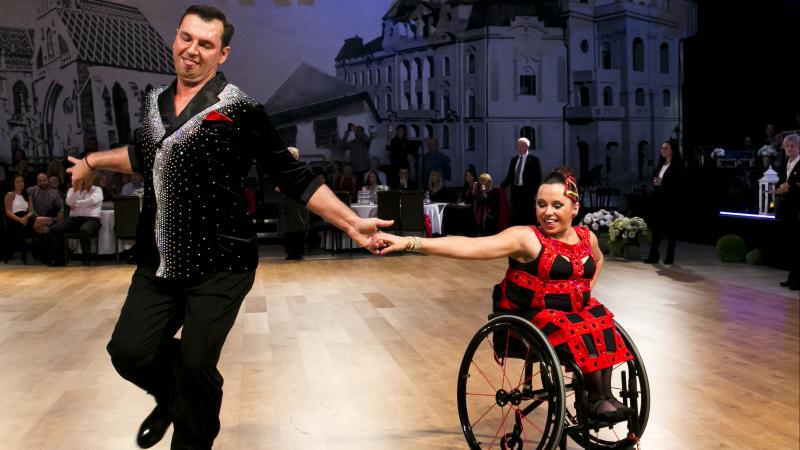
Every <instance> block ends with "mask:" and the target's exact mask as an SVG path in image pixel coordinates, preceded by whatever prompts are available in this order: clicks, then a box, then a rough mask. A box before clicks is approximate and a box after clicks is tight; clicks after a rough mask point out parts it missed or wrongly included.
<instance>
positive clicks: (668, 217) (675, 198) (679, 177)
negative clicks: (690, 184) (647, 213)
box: [644, 141, 683, 264]
mask: <svg viewBox="0 0 800 450" xmlns="http://www.w3.org/2000/svg"><path fill="white" fill-rule="evenodd" d="M656 173H657V174H658V175H657V176H656V177H655V178H653V186H654V187H655V189H654V192H653V201H652V204H651V206H652V211H653V214H652V215H651V218H650V228H652V230H653V237H652V241H651V242H650V255H649V256H648V257H647V259H645V260H644V262H645V263H648V264H656V263H658V259H659V252H658V251H659V246H660V245H661V239H662V238H664V237H666V238H667V256H666V257H665V258H664V264H673V263H674V262H675V238H676V237H677V236H676V234H677V230H676V228H677V227H678V224H679V219H680V217H679V214H678V212H679V211H680V210H681V208H680V201H681V191H682V189H683V160H682V158H681V152H680V150H678V148H677V146H676V144H674V143H673V142H671V141H666V142H664V143H663V144H661V160H660V161H659V162H658V166H657V167H656Z"/></svg>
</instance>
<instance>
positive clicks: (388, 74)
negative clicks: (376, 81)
mask: <svg viewBox="0 0 800 450" xmlns="http://www.w3.org/2000/svg"><path fill="white" fill-rule="evenodd" d="M386 82H387V83H391V82H392V66H386Z"/></svg>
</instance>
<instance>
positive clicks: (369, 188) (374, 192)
mask: <svg viewBox="0 0 800 450" xmlns="http://www.w3.org/2000/svg"><path fill="white" fill-rule="evenodd" d="M378 184H379V181H378V174H377V173H375V172H367V179H366V183H365V184H364V187H363V188H361V191H362V192H369V198H370V199H371V200H370V201H372V202H373V203H377V202H378Z"/></svg>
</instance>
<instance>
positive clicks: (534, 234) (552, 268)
mask: <svg viewBox="0 0 800 450" xmlns="http://www.w3.org/2000/svg"><path fill="white" fill-rule="evenodd" d="M578 209H579V203H578V187H577V184H576V182H575V178H574V176H573V175H572V173H571V172H569V170H568V169H562V170H561V171H557V172H553V173H551V174H549V175H548V176H547V177H546V178H545V180H544V182H543V183H542V185H541V186H540V187H539V192H538V194H537V198H536V217H537V219H538V222H539V224H540V225H539V226H538V227H536V226H530V227H528V226H524V227H523V226H518V227H512V228H509V229H507V230H505V231H503V232H501V233H499V234H497V235H494V236H486V237H479V238H468V237H462V236H448V237H442V238H436V239H422V238H418V237H399V236H393V235H390V234H386V233H378V235H377V236H376V239H377V245H378V246H379V247H384V248H383V249H382V250H381V254H382V255H385V254H388V253H391V252H396V251H417V252H422V253H426V254H430V255H438V256H445V257H451V258H459V259H494V258H501V257H508V260H509V267H508V271H507V272H506V276H505V278H504V279H503V281H502V282H501V283H500V284H499V285H497V286H495V290H494V297H495V298H494V300H495V309H496V310H499V311H509V312H513V311H518V312H527V313H528V314H527V315H526V316H527V317H529V318H531V320H532V322H533V324H534V325H535V326H536V327H537V328H538V329H540V330H541V331H542V332H543V333H544V334H545V335H546V336H547V339H548V341H550V343H551V344H552V346H553V347H554V348H555V350H556V352H557V353H559V354H560V355H561V357H562V358H563V357H571V358H574V360H575V363H576V364H577V366H578V367H579V368H580V370H581V372H582V373H583V377H584V382H585V386H586V390H587V392H588V413H589V416H590V417H591V418H594V419H598V420H605V421H619V420H623V419H624V418H625V417H627V416H629V415H630V414H632V413H633V410H632V409H631V408H629V407H626V406H625V405H624V404H623V403H622V402H620V401H619V400H618V399H617V398H615V397H614V395H613V394H612V390H611V373H612V367H613V366H615V365H618V364H620V363H622V362H625V361H628V360H631V359H632V355H631V352H630V351H629V350H628V349H627V348H626V346H625V343H624V342H623V339H622V338H621V336H620V334H619V333H618V332H617V330H616V329H615V326H614V319H613V315H612V314H611V312H609V311H608V309H606V308H605V306H603V305H602V304H601V303H599V302H598V301H597V300H596V299H595V298H593V297H592V296H591V289H592V287H593V286H594V284H595V283H596V282H597V278H598V276H599V275H600V272H601V269H602V267H603V254H602V252H601V251H600V249H599V247H598V244H597V238H596V237H595V235H594V233H592V232H591V231H589V229H588V228H586V227H582V226H580V227H573V226H572V221H573V219H574V218H575V216H576V215H577V214H578Z"/></svg>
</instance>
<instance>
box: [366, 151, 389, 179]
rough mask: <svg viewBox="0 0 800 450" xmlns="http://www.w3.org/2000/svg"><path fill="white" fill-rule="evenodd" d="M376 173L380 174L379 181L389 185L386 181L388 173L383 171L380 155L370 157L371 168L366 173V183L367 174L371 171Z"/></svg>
mask: <svg viewBox="0 0 800 450" xmlns="http://www.w3.org/2000/svg"><path fill="white" fill-rule="evenodd" d="M373 172H374V173H375V174H376V175H378V183H379V184H382V185H384V186H388V185H389V183H388V182H387V181H386V174H385V173H383V172H382V171H381V159H380V158H378V157H373V158H370V159H369V170H368V171H367V172H366V173H364V183H366V182H367V176H368V175H369V174H370V173H373Z"/></svg>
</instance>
